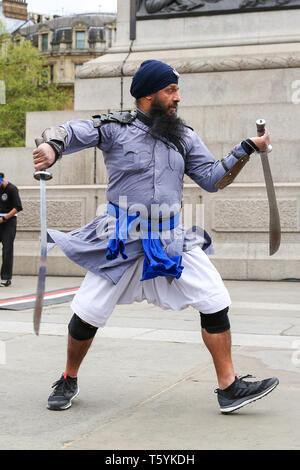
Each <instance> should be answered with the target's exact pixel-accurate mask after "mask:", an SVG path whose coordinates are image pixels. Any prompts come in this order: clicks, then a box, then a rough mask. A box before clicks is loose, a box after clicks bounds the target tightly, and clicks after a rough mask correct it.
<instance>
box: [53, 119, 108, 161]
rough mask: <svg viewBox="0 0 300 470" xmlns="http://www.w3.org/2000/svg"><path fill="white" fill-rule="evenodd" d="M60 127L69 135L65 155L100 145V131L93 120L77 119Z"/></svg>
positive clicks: (66, 139) (66, 140)
mask: <svg viewBox="0 0 300 470" xmlns="http://www.w3.org/2000/svg"><path fill="white" fill-rule="evenodd" d="M60 127H61V128H62V129H64V130H65V131H66V133H67V135H66V137H65V150H64V152H63V154H64V155H67V154H70V153H75V152H79V151H80V150H84V149H86V148H90V147H96V146H97V145H98V143H99V133H98V129H95V128H94V126H93V121H92V120H83V119H77V120H75V121H69V122H67V123H65V124H63V125H62V126H60Z"/></svg>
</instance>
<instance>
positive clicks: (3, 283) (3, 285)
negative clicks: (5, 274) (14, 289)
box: [0, 280, 11, 287]
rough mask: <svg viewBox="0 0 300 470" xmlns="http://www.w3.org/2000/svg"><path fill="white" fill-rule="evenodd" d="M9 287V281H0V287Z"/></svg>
mask: <svg viewBox="0 0 300 470" xmlns="http://www.w3.org/2000/svg"><path fill="white" fill-rule="evenodd" d="M10 285H11V281H10V280H7V281H1V284H0V286H1V287H9V286H10Z"/></svg>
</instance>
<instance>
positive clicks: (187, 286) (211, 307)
mask: <svg viewBox="0 0 300 470" xmlns="http://www.w3.org/2000/svg"><path fill="white" fill-rule="evenodd" d="M143 262H144V257H141V258H139V259H138V260H137V261H136V262H135V263H134V265H132V266H131V267H130V268H129V269H127V271H125V273H124V274H123V276H122V278H121V279H120V281H119V282H118V283H117V284H116V285H115V284H113V283H112V282H111V281H109V280H107V279H105V278H104V277H102V276H97V275H96V274H93V273H91V272H88V273H87V274H86V276H85V278H84V280H83V282H82V284H81V286H80V289H79V290H78V291H77V293H76V295H75V297H74V299H73V302H72V304H71V308H72V310H73V312H74V313H76V314H77V315H78V316H79V317H80V318H81V319H82V320H83V321H85V322H87V323H89V324H90V325H93V326H95V327H98V328H100V327H104V326H105V324H106V322H107V320H108V319H109V317H110V315H111V314H112V312H113V310H114V307H115V305H120V304H131V303H133V302H142V301H143V300H147V302H148V303H150V304H154V305H157V306H158V307H160V308H162V309H172V310H183V309H185V308H187V307H190V306H191V307H194V308H195V309H196V310H198V311H199V312H202V313H207V314H210V313H216V312H219V311H220V310H223V309H224V308H226V307H228V306H229V305H230V303H231V301H230V296H229V293H228V291H227V289H226V287H225V286H224V283H223V281H222V279H221V276H220V274H219V273H218V271H217V270H216V268H215V267H214V265H213V264H212V263H211V261H210V260H209V258H208V256H207V255H206V254H205V253H204V251H203V250H202V249H201V248H200V247H196V248H195V249H193V250H192V251H188V252H184V253H183V255H182V265H183V266H184V269H183V271H182V274H181V277H180V278H179V279H174V280H173V281H172V282H171V283H170V282H169V281H168V280H167V279H166V278H165V277H161V276H160V277H156V278H155V279H149V280H146V281H140V279H141V278H142V270H143Z"/></svg>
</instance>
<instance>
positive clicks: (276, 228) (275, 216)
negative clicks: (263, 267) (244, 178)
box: [256, 119, 281, 256]
mask: <svg viewBox="0 0 300 470" xmlns="http://www.w3.org/2000/svg"><path fill="white" fill-rule="evenodd" d="M265 126H266V121H265V120H264V119H258V120H257V121H256V129H257V135H258V136H259V137H261V136H262V135H264V133H265ZM271 150H272V147H271V146H269V148H268V150H267V151H266V152H260V157H261V163H262V167H263V171H264V177H265V182H266V189H267V195H268V201H269V254H270V256H271V255H274V253H276V251H277V250H278V249H279V246H280V240H281V227H280V216H279V210H278V206H277V200H276V193H275V188H274V183H273V178H272V173H271V169H270V164H269V159H268V152H270V151H271Z"/></svg>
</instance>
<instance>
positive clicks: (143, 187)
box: [33, 60, 278, 413]
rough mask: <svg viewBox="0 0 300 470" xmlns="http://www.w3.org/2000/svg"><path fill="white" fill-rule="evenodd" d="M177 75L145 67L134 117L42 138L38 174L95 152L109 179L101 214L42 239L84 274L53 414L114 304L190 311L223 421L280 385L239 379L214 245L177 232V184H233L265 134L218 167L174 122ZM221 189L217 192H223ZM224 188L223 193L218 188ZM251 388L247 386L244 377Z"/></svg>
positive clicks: (65, 400)
mask: <svg viewBox="0 0 300 470" xmlns="http://www.w3.org/2000/svg"><path fill="white" fill-rule="evenodd" d="M178 81H179V74H178V73H177V72H176V70H175V69H173V68H172V67H171V66H169V65H167V64H165V63H163V62H159V61H156V60H148V61H145V62H143V63H142V64H141V66H140V68H139V69H138V71H137V72H136V74H135V75H134V77H133V80H132V84H131V89H130V92H131V94H132V96H133V97H134V98H135V99H136V105H137V110H136V111H135V112H123V113H111V114H108V115H100V116H94V118H93V119H91V120H76V121H70V122H67V123H66V124H64V125H61V126H60V127H57V128H49V129H46V130H45V131H44V133H43V136H42V137H43V139H44V143H43V144H41V145H40V146H39V147H38V148H37V149H36V150H35V151H34V154H33V155H34V165H35V170H36V171H39V170H42V169H44V168H49V167H50V166H52V165H53V164H54V163H55V162H56V161H57V160H58V159H59V158H60V157H61V156H62V154H70V153H74V152H77V151H79V150H82V149H85V148H88V147H94V146H98V147H99V148H100V149H101V150H102V152H103V157H104V161H105V165H106V167H107V172H108V180H109V182H108V187H107V193H106V195H107V200H108V201H109V203H108V205H107V212H106V213H105V214H104V215H101V216H99V217H97V218H96V219H95V220H93V221H92V222H91V223H89V224H88V225H86V226H84V227H82V228H80V229H77V230H74V231H73V232H71V233H62V232H59V231H57V230H48V241H49V243H53V246H54V244H56V245H58V246H59V247H60V248H61V249H62V250H63V251H64V253H65V254H66V255H67V256H68V257H69V258H70V259H72V260H73V261H75V262H76V263H78V264H79V265H81V266H83V267H85V268H86V269H87V271H88V272H87V274H86V276H85V279H84V281H83V283H82V284H81V287H80V289H79V290H78V293H77V294H76V296H75V297H74V299H73V302H72V305H71V307H72V310H73V313H74V314H73V316H72V318H71V320H70V323H69V325H68V330H69V335H68V353H67V362H66V368H65V372H64V374H63V375H62V376H61V377H60V379H59V380H58V381H57V382H55V384H54V385H53V388H54V390H53V391H52V393H51V395H50V396H49V399H48V408H49V409H50V410H64V409H67V408H69V407H70V406H71V404H72V400H73V399H74V398H75V397H76V396H77V395H78V393H79V388H78V384H77V374H78V370H79V367H80V365H81V363H82V360H83V358H84V357H85V355H86V353H87V352H88V349H89V347H90V345H91V343H92V341H93V338H94V336H95V334H96V332H97V329H98V328H103V327H104V326H105V324H106V322H107V320H108V318H109V316H110V315H111V313H112V312H113V309H114V307H115V305H117V304H130V303H132V302H141V301H143V300H147V301H148V302H149V303H153V304H155V305H157V306H160V307H161V308H162V309H173V310H182V309H184V308H186V307H189V306H192V307H194V308H195V309H196V310H197V311H198V312H199V314H200V319H201V330H202V336H203V340H204V343H205V345H206V346H207V348H208V350H209V351H210V353H211V355H212V358H213V362H214V366H215V370H216V375H217V380H218V386H219V388H217V390H216V392H217V397H218V402H219V405H220V410H221V412H222V413H230V412H232V411H235V410H237V409H239V408H241V407H242V406H245V405H247V404H248V403H251V402H253V401H255V400H258V399H260V398H262V397H263V396H265V395H267V394H268V393H269V392H271V391H272V390H273V389H274V388H275V387H276V386H277V385H278V379H277V378H276V377H273V378H269V379H265V380H262V381H255V382H253V381H249V380H244V379H245V377H239V376H237V375H236V373H235V370H234V366H233V362H232V357H231V333H230V323H229V318H228V311H229V305H230V303H231V302H230V297H229V294H228V292H227V289H226V288H225V286H224V283H223V281H222V279H221V277H220V275H219V273H218V272H217V270H216V269H215V267H214V266H213V264H212V263H211V262H210V260H209V258H208V256H207V254H206V253H210V252H211V251H210V250H211V239H210V237H209V235H208V234H207V233H206V232H205V231H204V230H201V229H200V228H196V227H195V228H194V230H192V231H191V230H188V229H189V228H188V227H184V226H182V225H180V223H179V222H180V221H179V218H180V211H181V201H182V190H183V176H184V173H186V174H187V175H188V176H189V177H190V178H192V179H193V180H194V181H195V182H196V183H197V184H198V185H199V186H200V187H201V188H203V189H205V190H207V191H210V192H214V191H217V189H218V188H219V187H224V184H223V183H224V181H226V184H229V183H230V182H231V181H232V179H233V177H234V175H236V174H237V173H238V171H240V169H241V168H242V166H243V165H244V164H245V162H246V161H247V160H248V159H249V155H250V154H251V153H253V152H254V151H265V150H266V149H267V146H268V145H269V144H270V135H269V133H268V131H267V130H266V131H265V134H264V135H263V136H261V137H253V138H251V139H245V141H242V142H241V143H239V144H237V145H236V146H235V147H234V149H233V150H232V151H231V152H230V153H229V154H228V155H226V156H225V157H224V158H223V159H222V160H220V161H216V160H215V159H214V158H213V156H212V155H211V153H210V152H209V150H208V149H207V147H206V146H205V145H204V144H203V142H202V141H201V139H200V138H199V136H198V135H197V134H196V133H195V132H194V131H193V130H192V129H191V128H189V127H188V126H186V125H185V124H184V123H183V121H182V120H181V119H180V118H179V117H178V116H177V107H178V103H179V102H180V96H179V87H178ZM220 182H221V183H220ZM222 182H223V183H222ZM247 378H248V377H247Z"/></svg>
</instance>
